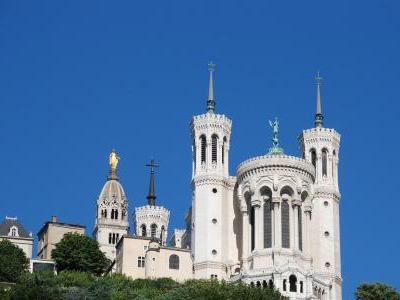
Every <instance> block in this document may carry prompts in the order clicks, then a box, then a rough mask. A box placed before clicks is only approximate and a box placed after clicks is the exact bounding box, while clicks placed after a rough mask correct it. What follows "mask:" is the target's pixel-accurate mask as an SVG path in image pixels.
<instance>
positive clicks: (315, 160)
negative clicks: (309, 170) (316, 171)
mask: <svg viewBox="0 0 400 300" xmlns="http://www.w3.org/2000/svg"><path fill="white" fill-rule="evenodd" d="M311 163H312V164H313V166H314V167H315V168H316V167H317V153H316V152H315V150H314V149H313V150H311Z"/></svg>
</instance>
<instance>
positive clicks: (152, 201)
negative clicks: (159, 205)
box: [146, 159, 159, 206]
mask: <svg viewBox="0 0 400 300" xmlns="http://www.w3.org/2000/svg"><path fill="white" fill-rule="evenodd" d="M146 166H148V167H150V184H149V194H148V195H147V197H146V198H147V201H148V204H149V205H150V206H155V205H156V194H155V192H154V168H157V167H159V166H158V165H156V164H155V163H154V160H153V159H152V160H151V161H150V163H149V164H147V165H146Z"/></svg>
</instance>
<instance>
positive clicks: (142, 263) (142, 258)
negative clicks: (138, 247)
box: [138, 256, 145, 268]
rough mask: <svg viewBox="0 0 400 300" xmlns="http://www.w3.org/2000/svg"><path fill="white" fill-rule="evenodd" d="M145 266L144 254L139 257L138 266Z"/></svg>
mask: <svg viewBox="0 0 400 300" xmlns="http://www.w3.org/2000/svg"><path fill="white" fill-rule="evenodd" d="M144 267H145V260H144V257H143V256H139V257H138V268H144Z"/></svg>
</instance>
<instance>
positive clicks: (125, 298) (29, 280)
mask: <svg viewBox="0 0 400 300" xmlns="http://www.w3.org/2000/svg"><path fill="white" fill-rule="evenodd" d="M0 295H1V296H2V298H1V299H4V300H17V299H18V300H50V299H51V300H176V299H183V300H189V299H190V300H197V299H199V300H200V299H201V300H205V299H207V300H213V299H215V300H228V299H229V300H232V299H235V300H236V299H238V300H278V299H279V300H281V299H287V298H284V297H282V296H281V295H280V294H279V292H278V291H275V290H271V289H260V288H255V287H250V286H248V285H243V284H229V283H226V282H218V281H216V280H213V281H208V280H189V281H187V282H185V283H183V284H180V283H177V282H175V281H173V280H172V279H169V278H160V279H156V280H150V279H135V280H133V279H131V278H129V277H126V276H125V275H122V274H113V275H111V276H104V277H96V276H92V275H91V274H89V273H83V272H76V271H63V272H60V273H59V274H58V275H55V274H53V273H52V272H50V271H41V272H35V273H34V274H30V273H26V274H24V275H23V276H21V278H20V280H19V282H18V283H17V284H16V285H15V286H14V287H12V288H11V290H9V291H7V292H6V293H5V294H4V295H2V294H0Z"/></svg>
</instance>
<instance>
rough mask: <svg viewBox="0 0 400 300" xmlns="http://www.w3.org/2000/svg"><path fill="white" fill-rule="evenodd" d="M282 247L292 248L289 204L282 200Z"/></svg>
mask: <svg viewBox="0 0 400 300" xmlns="http://www.w3.org/2000/svg"><path fill="white" fill-rule="evenodd" d="M281 211H282V214H281V218H282V247H283V248H290V223H289V204H288V202H287V201H282V210H281Z"/></svg>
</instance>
